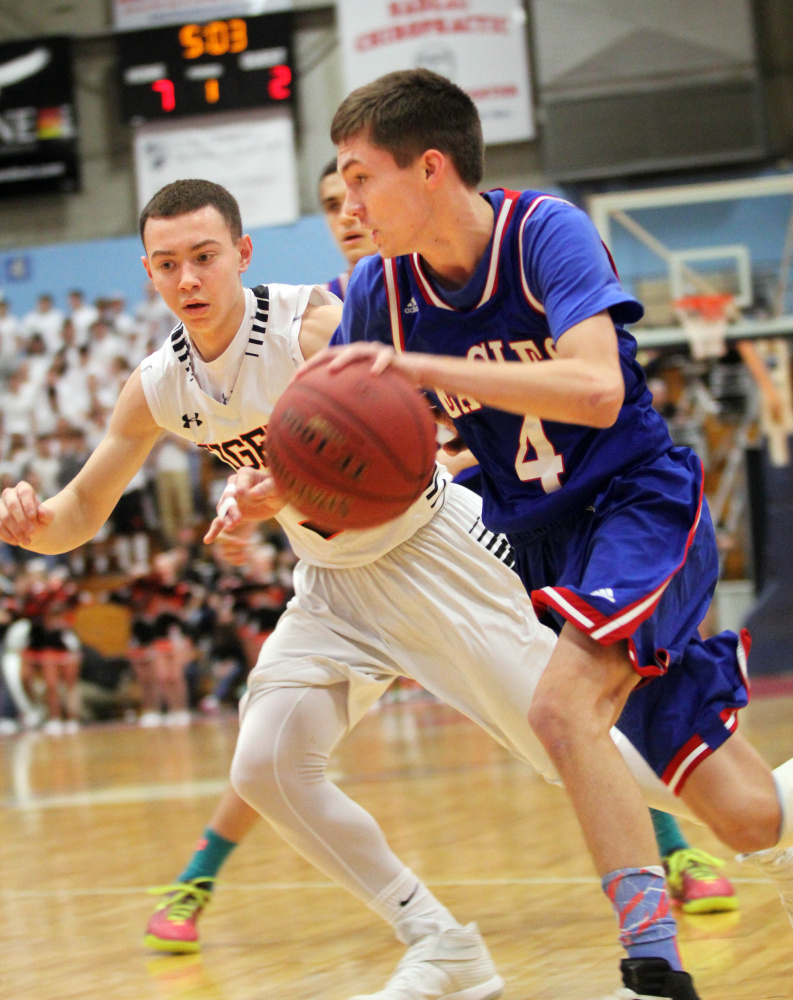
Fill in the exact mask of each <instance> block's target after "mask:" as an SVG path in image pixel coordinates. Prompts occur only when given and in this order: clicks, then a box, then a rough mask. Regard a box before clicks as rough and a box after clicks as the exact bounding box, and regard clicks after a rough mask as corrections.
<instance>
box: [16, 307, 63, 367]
mask: <svg viewBox="0 0 793 1000" xmlns="http://www.w3.org/2000/svg"><path fill="white" fill-rule="evenodd" d="M64 319H65V317H64V315H63V313H62V312H61V311H60V309H56V308H55V305H54V303H53V298H52V296H51V295H49V294H46V293H45V294H44V295H39V298H38V303H37V305H36V308H35V309H33V310H31V311H30V312H29V313H27V314H26V315H25V318H24V319H23V320H22V335H23V337H25V339H26V340H30V338H31V337H32V336H33V335H34V334H36V333H39V334H41V336H42V338H43V339H44V344H45V345H46V348H47V353H48V354H55V353H56V351H57V350H58V349H59V348H60V347H61V344H62V340H61V328H62V327H63V321H64Z"/></svg>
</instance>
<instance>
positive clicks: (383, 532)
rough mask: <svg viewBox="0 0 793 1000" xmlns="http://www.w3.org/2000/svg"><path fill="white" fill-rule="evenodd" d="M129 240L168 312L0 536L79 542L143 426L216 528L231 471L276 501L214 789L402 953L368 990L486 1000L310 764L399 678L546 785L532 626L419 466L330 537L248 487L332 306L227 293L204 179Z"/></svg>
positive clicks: (415, 889)
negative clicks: (173, 452) (83, 458)
mask: <svg viewBox="0 0 793 1000" xmlns="http://www.w3.org/2000/svg"><path fill="white" fill-rule="evenodd" d="M141 233H142V236H143V239H144V247H145V250H146V257H145V258H144V265H145V267H146V270H147V272H148V273H149V275H150V277H151V278H152V281H153V282H154V284H155V287H156V288H157V289H158V291H159V292H160V294H161V295H162V297H163V299H164V300H165V302H166V303H167V305H168V306H169V308H171V309H172V310H173V311H174V312H175V313H176V315H177V316H178V317H179V319H180V321H181V322H180V324H179V326H177V328H176V329H175V330H174V332H173V333H172V335H171V336H170V338H169V339H168V341H167V342H166V343H165V344H164V345H163V347H162V348H161V349H160V350H159V351H157V352H156V353H155V354H153V355H151V356H150V357H148V358H147V359H145V360H144V362H143V363H142V364H141V366H140V367H139V368H138V369H136V371H135V372H134V373H133V375H132V376H131V377H130V379H129V380H128V382H127V383H126V385H125V387H124V389H123V390H122V393H121V396H120V398H119V401H118V404H117V405H116V408H115V411H114V413H113V416H112V419H111V422H110V428H109V431H108V434H107V436H106V437H105V438H104V439H103V441H102V442H101V443H100V444H99V445H98V447H97V449H96V450H95V451H94V453H93V454H92V455H91V457H90V458H89V460H88V462H87V463H86V465H85V466H84V467H83V469H82V471H81V472H80V473H79V474H78V475H77V476H76V477H75V479H74V480H73V481H72V482H71V483H70V484H69V485H68V486H67V487H66V488H65V489H64V490H62V491H61V492H60V493H58V494H57V495H56V496H55V497H53V498H52V499H50V500H47V501H45V502H44V503H40V502H39V501H38V499H37V498H36V496H35V493H34V491H33V489H32V488H31V486H30V485H29V484H28V483H24V482H23V483H20V484H18V485H17V486H16V487H14V488H12V489H6V490H4V491H3V495H2V500H0V538H2V540H3V541H6V542H8V543H9V544H17V545H21V546H23V547H25V548H28V549H32V550H34V551H37V552H42V553H58V552H64V551H68V550H69V549H71V548H74V547H76V546H78V545H80V544H82V543H83V542H84V541H86V540H87V539H89V538H92V537H93V536H94V534H95V533H96V531H97V530H98V528H99V527H100V525H101V524H102V523H103V522H104V520H105V519H106V518H107V517H108V516H109V514H110V512H111V510H112V509H113V507H114V506H115V504H116V502H117V500H118V498H119V496H120V495H121V493H122V492H123V490H124V487H125V486H126V484H127V483H128V482H129V480H130V479H131V478H132V476H133V475H134V474H135V472H136V471H137V469H138V468H139V467H140V466H141V464H142V463H143V461H144V460H145V458H146V456H147V455H148V453H149V451H150V450H151V448H152V447H153V445H154V443H155V442H156V440H157V438H158V437H159V435H160V433H161V431H162V429H163V428H165V429H168V430H170V431H173V432H175V433H177V434H179V435H181V436H182V437H184V438H186V439H188V440H191V441H193V442H194V443H195V444H196V445H198V446H199V447H206V448H208V449H210V450H211V451H213V452H214V453H215V454H217V455H219V456H220V457H221V458H223V459H224V460H225V461H226V462H228V464H230V465H231V466H233V467H235V468H239V469H241V470H242V471H241V472H240V473H238V474H237V475H238V478H239V479H240V482H239V483H238V484H237V486H238V490H239V493H238V497H239V500H238V502H237V503H236V504H235V505H233V506H232V509H231V510H230V511H229V512H228V513H227V514H226V519H227V520H229V523H233V524H236V523H238V521H239V516H240V511H239V509H238V508H239V506H240V501H241V502H242V506H243V507H244V506H245V501H244V500H243V495H244V494H245V491H246V485H245V484H246V481H248V483H249V485H250V480H253V482H254V486H253V488H252V489H250V490H248V491H247V496H248V498H249V499H250V498H252V499H253V500H255V501H256V503H255V504H254V506H255V513H256V515H257V516H259V517H261V516H263V515H264V514H266V513H274V512H277V516H278V518H279V520H280V521H281V523H282V525H283V526H284V528H285V530H286V531H287V532H288V535H289V538H290V540H291V542H292V545H293V547H294V548H295V550H296V551H297V553H298V555H299V556H300V563H299V564H298V567H297V569H296V572H295V592H296V597H295V599H294V600H293V601H292V602H291V603H290V606H289V608H288V609H287V611H286V612H285V614H284V615H283V616H282V618H281V619H280V620H279V622H278V626H277V628H276V630H275V633H274V634H273V635H272V636H271V637H270V639H269V640H268V641H267V642H266V643H265V645H264V647H263V648H262V652H261V654H260V657H259V660H258V662H257V665H256V667H255V668H254V670H253V671H252V673H251V676H250V678H249V693H248V696H247V699H246V704H245V706H244V710H243V712H242V719H241V726H240V735H239V740H238V744H237V750H236V753H235V756H234V761H233V764H232V783H233V785H234V787H235V789H236V790H237V792H239V794H240V795H242V796H243V797H244V798H245V799H246V800H247V801H248V802H249V803H250V804H251V805H252V806H254V807H255V808H256V810H257V811H258V812H260V813H261V814H262V815H263V816H265V818H267V819H268V820H269V821H270V823H271V824H272V825H273V826H274V827H275V828H276V829H277V830H278V832H279V833H280V834H281V835H282V836H283V837H284V839H286V840H287V841H288V842H289V843H290V844H291V845H292V846H293V847H295V849H296V850H298V851H299V853H300V854H302V855H303V856H304V857H305V858H307V859H308V860H309V861H311V862H312V863H313V864H314V865H315V866H316V867H317V868H319V869H320V870H321V871H323V872H324V873H325V874H326V875H328V876H329V877H330V878H332V879H334V880H335V881H336V882H338V883H339V884H340V885H342V886H344V887H345V888H347V889H348V890H349V891H350V892H351V893H353V895H355V896H356V897H357V898H359V899H360V900H362V901H363V902H364V903H365V904H366V905H368V906H369V907H370V908H371V909H372V910H374V912H376V913H377V914H379V915H380V916H381V917H383V919H385V920H386V921H388V922H389V923H390V924H391V926H392V927H393V929H394V931H395V933H396V935H397V937H398V938H399V939H400V940H401V941H403V942H404V943H406V944H408V945H409V951H408V954H407V955H406V956H405V958H404V959H403V961H402V962H401V963H400V966H399V968H398V970H397V973H396V975H395V976H394V978H393V980H392V981H391V983H390V985H389V986H388V987H387V988H386V991H385V992H383V993H381V994H377V996H378V997H379V1000H394V998H399V1000H404V998H405V997H408V998H416V1000H418V998H421V1000H432V998H435V1000H441V998H450V997H453V996H461V995H462V996H464V997H465V998H466V1000H491V998H494V997H497V996H499V995H500V993H501V991H502V987H503V981H502V979H501V977H500V976H499V975H498V973H497V971H496V969H495V966H494V965H493V962H492V960H491V958H490V955H489V953H488V951H487V948H486V947H485V944H484V942H483V940H482V938H481V936H480V934H479V932H478V930H477V928H476V925H475V924H469V925H467V926H465V927H462V926H461V925H460V924H459V923H458V922H457V920H456V919H455V918H454V917H453V916H452V914H451V913H450V912H449V911H448V910H447V909H446V908H445V907H444V906H443V905H442V903H441V902H440V901H439V900H437V899H436V898H435V897H434V896H433V895H432V893H431V892H430V891H429V889H428V888H427V887H426V886H425V885H424V884H423V883H422V882H421V881H420V880H419V879H417V878H416V877H415V875H413V874H412V872H411V871H410V870H409V869H408V868H406V867H405V865H404V864H403V863H402V862H401V861H400V860H399V859H398V858H397V857H396V856H395V855H394V854H393V852H392V851H391V850H390V848H389V847H388V844H387V843H386V841H385V838H384V836H383V834H382V831H381V830H380V828H379V827H378V826H377V824H376V823H375V821H374V819H373V818H372V817H371V816H370V815H369V814H368V813H366V812H365V811H364V810H363V809H361V808H360V807H359V806H358V805H356V804H355V803H354V802H353V801H352V800H351V799H349V798H348V797H347V796H346V795H344V794H343V793H342V792H341V790H340V789H338V788H337V787H336V786H335V785H334V784H332V783H331V782H330V781H329V780H328V778H327V775H326V768H327V763H328V760H329V758H330V755H331V753H332V751H333V748H334V747H335V746H336V744H337V743H338V741H339V740H340V739H341V738H342V737H343V736H344V735H345V734H346V733H347V732H348V731H349V730H350V729H351V728H352V727H353V726H354V725H355V724H356V722H357V721H358V720H359V719H360V718H361V716H362V714H363V713H364V712H365V711H366V710H367V709H368V707H369V706H371V705H372V704H373V703H374V702H375V701H376V700H377V698H378V697H379V696H380V695H381V694H382V693H383V692H384V691H385V690H386V688H387V687H388V685H389V684H390V683H391V682H392V681H393V680H394V678H395V677H397V676H399V675H401V674H407V675H408V676H411V677H413V678H415V679H416V680H418V681H419V682H420V683H421V684H422V685H423V686H424V687H426V688H427V689H428V690H429V691H431V692H433V693H434V694H436V695H438V696H439V697H441V698H443V699H444V700H445V701H446V702H447V703H448V704H450V705H452V706H454V707H456V708H457V709H458V710H460V711H461V712H463V713H464V714H465V715H467V716H468V717H469V718H471V719H473V720H474V721H476V722H477V723H478V724H479V725H481V726H482V727H483V728H484V729H486V730H487V731H488V732H489V733H491V735H493V737H494V738H495V739H497V740H499V741H500V742H501V743H502V744H503V745H505V746H506V747H508V748H509V749H510V750H512V752H513V753H515V754H516V756H518V757H519V758H521V759H523V760H525V761H527V762H528V763H530V764H532V766H534V767H535V768H536V769H537V770H538V771H539V772H540V773H541V774H544V775H545V776H546V777H548V778H549V779H550V780H555V774H554V772H553V769H552V768H550V767H549V761H548V758H547V755H546V754H545V752H544V750H543V748H542V747H541V746H540V744H539V742H538V741H537V739H536V738H535V737H534V735H533V734H532V732H531V730H530V728H529V726H528V725H527V724H526V715H527V713H528V711H529V707H530V704H531V699H532V694H533V690H534V687H535V686H536V684H537V682H538V680H539V677H540V675H541V673H542V670H543V668H544V665H545V663H546V661H547V659H548V656H549V655H550V651H551V648H552V647H553V643H554V636H553V634H552V633H551V631H550V630H549V629H547V628H545V627H543V626H541V625H540V624H539V622H538V621H537V619H536V616H535V615H534V613H533V611H532V608H531V604H530V602H529V600H528V598H527V597H526V595H525V593H524V592H523V589H522V587H520V586H519V582H518V581H517V579H516V577H515V574H514V573H513V572H512V570H511V569H510V568H509V567H508V566H507V565H505V564H504V563H503V562H502V561H500V559H499V558H498V556H499V555H501V556H502V557H506V556H507V554H508V552H509V546H508V545H507V544H506V542H505V540H504V539H501V538H499V537H498V536H496V535H494V534H493V533H492V532H489V531H487V530H485V529H484V528H483V527H482V524H481V519H480V516H479V515H480V510H481V507H480V504H479V501H478V499H477V498H476V497H474V495H473V494H471V493H470V492H469V491H466V490H463V489H459V488H455V487H453V486H451V485H449V484H448V483H447V481H446V478H445V476H444V475H443V474H442V473H441V472H440V470H438V471H436V474H435V475H434V476H433V480H432V482H431V483H430V484H429V485H428V488H427V490H426V492H425V494H424V495H423V496H422V497H421V498H420V499H419V500H418V501H417V502H416V503H415V504H414V505H413V506H412V507H411V508H410V509H409V510H408V511H407V512H406V513H405V514H404V515H403V516H402V517H400V518H398V519H397V520H395V521H392V522H390V523H389V524H387V525H384V526H382V527H380V528H374V529H370V530H366V531H356V532H341V533H337V534H336V535H334V536H332V537H330V538H328V537H326V536H325V534H323V533H322V532H321V531H318V530H316V528H314V527H313V526H312V525H311V524H310V523H306V521H305V519H304V518H302V517H301V516H300V515H299V514H298V513H297V512H296V511H295V510H293V509H292V508H290V507H283V505H282V503H281V502H280V501H279V502H277V503H273V502H271V501H270V500H269V499H268V498H267V496H266V495H265V497H264V498H263V499H262V497H261V496H257V489H259V487H257V486H256V485H255V481H256V479H257V477H258V478H261V477H262V476H263V475H264V473H263V471H262V470H263V468H264V451H263V443H264V440H265V438H266V426H267V421H268V418H269V415H270V413H271V411H272V407H273V405H274V403H275V401H276V399H277V398H278V396H279V394H280V393H281V391H282V390H283V389H284V388H285V387H286V385H287V384H288V382H289V381H290V379H291V377H292V375H293V374H294V372H295V370H296V369H297V368H298V366H299V365H300V364H301V363H302V361H303V359H304V358H305V357H308V356H310V355H311V354H312V353H313V352H314V351H316V350H317V349H318V348H320V347H322V346H323V345H324V344H326V343H327V340H328V339H329V337H330V335H331V332H332V330H333V329H334V328H335V326H336V323H337V321H338V318H339V312H338V307H335V306H333V305H328V303H331V302H334V301H335V300H334V299H333V298H332V296H330V295H329V294H328V293H327V292H325V291H323V290H322V289H320V288H319V287H318V286H298V287H291V286H285V285H270V286H258V287H257V288H256V289H246V288H244V287H243V285H242V279H241V275H242V274H243V273H244V272H245V271H246V270H247V268H248V265H249V263H250V258H251V251H252V248H251V241H250V238H249V237H248V236H244V235H242V230H241V222H240V217H239V209H238V207H237V204H236V202H235V201H234V199H233V198H232V197H231V196H230V195H229V194H228V192H227V191H225V190H224V189H223V188H219V187H218V186H217V185H214V184H210V183H209V182H206V181H179V182H176V183H175V184H173V185H168V186H167V187H166V188H164V189H163V190H162V191H160V192H159V193H158V194H157V195H155V197H154V199H152V201H151V202H150V203H149V205H148V206H147V208H146V209H144V212H143V215H142V217H141ZM243 467H247V468H243ZM260 485H261V484H260ZM259 492H261V490H259ZM264 492H265V494H266V493H267V490H266V489H264ZM222 523H223V522H218V521H217V520H216V522H214V523H213V528H212V531H211V533H210V535H209V536H208V537H209V538H210V539H211V538H212V537H215V535H216V534H217V533H218V531H219V530H220V528H221V526H222ZM339 570H342V572H339ZM474 581H475V583H474ZM405 607H409V609H410V614H409V615H406V614H405V611H404V609H405ZM444 618H445V619H446V620H445V621H444ZM439 622H440V623H441V624H440V629H441V631H439ZM439 635H443V636H444V638H445V644H444V647H443V649H442V654H443V655H439V649H438V636H439ZM452 664H453V669H451V668H450V665H452ZM631 749H632V748H630V747H629V746H626V747H625V751H626V753H631ZM633 755H634V757H635V751H633ZM636 766H637V768H638V769H639V771H642V762H641V761H639V760H636ZM647 772H648V769H647V768H646V766H645V767H644V769H643V772H642V773H645V774H647ZM650 778H652V776H651V775H650ZM655 784H656V785H657V786H658V787H659V788H660V789H661V790H663V787H662V786H660V783H659V782H655ZM659 802H660V804H663V802H662V801H661V800H659Z"/></svg>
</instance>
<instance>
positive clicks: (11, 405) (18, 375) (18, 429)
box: [3, 364, 38, 438]
mask: <svg viewBox="0 0 793 1000" xmlns="http://www.w3.org/2000/svg"><path fill="white" fill-rule="evenodd" d="M37 394H38V393H37V388H36V386H35V385H34V384H33V383H32V382H31V381H30V379H29V378H28V371H27V366H26V365H24V364H23V365H20V366H19V368H17V370H16V371H14V372H12V373H11V375H9V377H8V384H7V385H6V390H5V393H4V394H3V413H4V415H5V432H6V434H7V435H8V436H9V437H12V436H13V435H15V434H18V435H21V436H22V437H23V438H26V437H27V436H28V435H29V434H31V433H32V432H33V431H34V430H35V426H34V419H33V414H34V411H35V408H36V396H37Z"/></svg>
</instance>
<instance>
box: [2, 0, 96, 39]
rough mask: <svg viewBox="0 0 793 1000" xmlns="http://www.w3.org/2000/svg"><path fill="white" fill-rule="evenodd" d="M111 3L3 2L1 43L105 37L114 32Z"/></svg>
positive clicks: (77, 0)
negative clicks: (48, 37) (58, 37)
mask: <svg viewBox="0 0 793 1000" xmlns="http://www.w3.org/2000/svg"><path fill="white" fill-rule="evenodd" d="M110 23H111V18H110V0H35V2H34V3H31V2H30V0H3V3H2V5H0V39H2V40H3V41H11V40H13V39H16V38H31V37H33V36H35V35H77V36H80V35H101V34H104V32H106V31H108V30H109V28H110Z"/></svg>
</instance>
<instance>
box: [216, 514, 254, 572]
mask: <svg viewBox="0 0 793 1000" xmlns="http://www.w3.org/2000/svg"><path fill="white" fill-rule="evenodd" d="M254 534H255V525H253V524H251V523H250V522H245V523H243V524H242V525H238V526H237V527H236V528H229V529H227V528H224V529H223V530H222V531H221V532H220V533H219V534H218V535H217V537H216V538H215V552H216V554H217V556H218V558H220V559H221V560H222V561H223V562H225V563H230V564H231V565H232V566H244V565H245V563H247V561H248V559H249V558H250V555H251V552H252V551H253V546H254V543H255V539H254Z"/></svg>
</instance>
